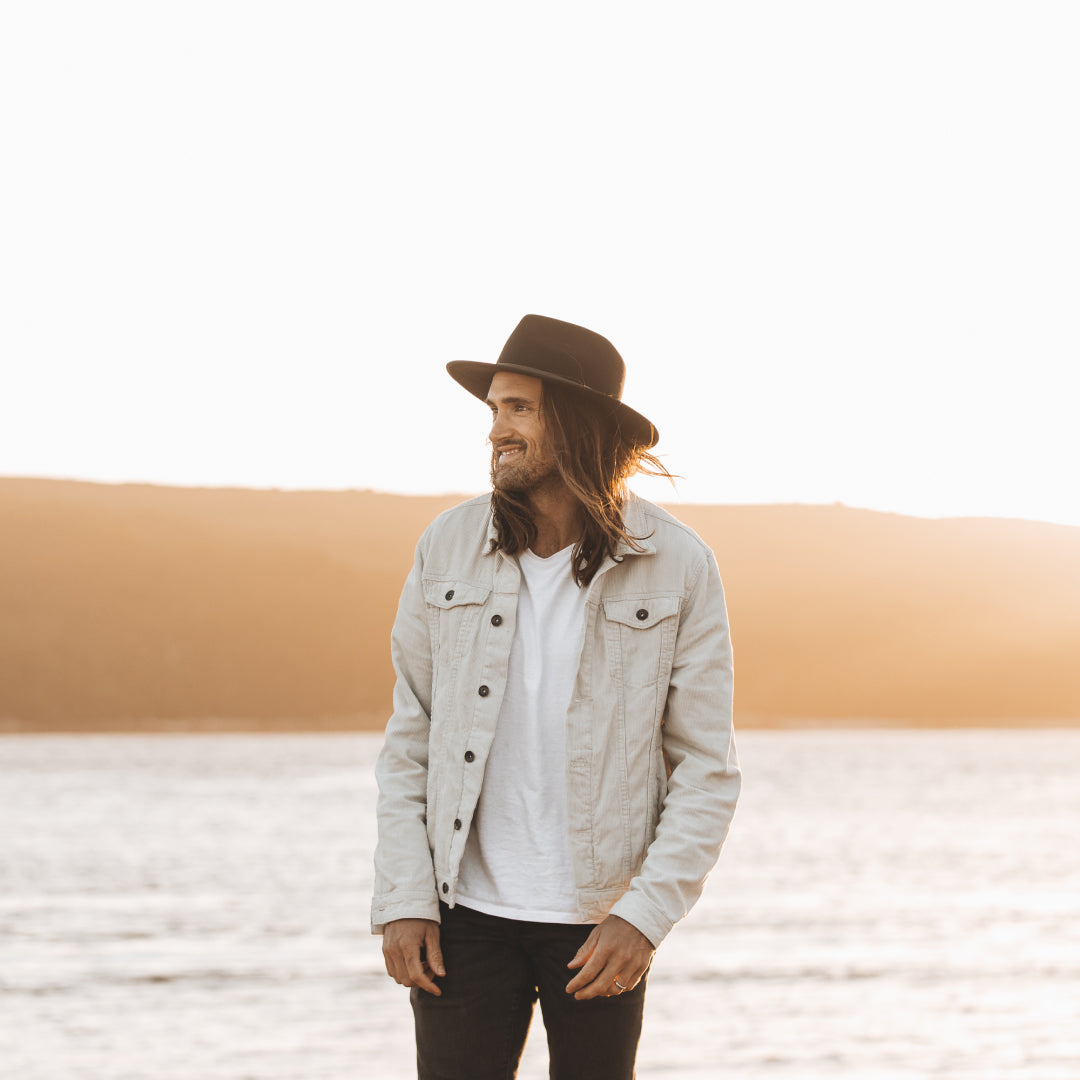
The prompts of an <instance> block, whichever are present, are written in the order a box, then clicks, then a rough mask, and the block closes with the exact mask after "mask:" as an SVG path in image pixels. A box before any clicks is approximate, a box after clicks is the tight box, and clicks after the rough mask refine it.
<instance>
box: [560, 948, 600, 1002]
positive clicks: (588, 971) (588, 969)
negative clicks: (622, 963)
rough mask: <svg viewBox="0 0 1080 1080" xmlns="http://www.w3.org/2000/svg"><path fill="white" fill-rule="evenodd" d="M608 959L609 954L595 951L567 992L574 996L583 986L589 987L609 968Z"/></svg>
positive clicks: (569, 984)
mask: <svg viewBox="0 0 1080 1080" xmlns="http://www.w3.org/2000/svg"><path fill="white" fill-rule="evenodd" d="M608 959H609V954H608V953H607V952H604V953H603V954H601V952H600V950H599V949H596V950H594V951H593V954H592V955H591V956H590V957H589V959H588V960H586V961H585V966H584V967H582V969H581V970H580V971H579V972H578V973H577V974H576V975H575V976H574V977H573V978H572V979H571V980H570V982H569V983H567V985H566V992H567V993H568V994H573V993H575V992H576V991H578V990H580V989H581V988H582V987H583V986H588V985H589V983H591V982H592V981H593V979H595V978H596V977H597V976H598V975H599V974H600V973H601V972H602V971H603V970H604V968H605V967H606V966H607V961H608Z"/></svg>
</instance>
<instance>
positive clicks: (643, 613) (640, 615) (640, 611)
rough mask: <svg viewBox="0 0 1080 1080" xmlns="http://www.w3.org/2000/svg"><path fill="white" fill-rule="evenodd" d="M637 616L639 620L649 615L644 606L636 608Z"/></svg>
mask: <svg viewBox="0 0 1080 1080" xmlns="http://www.w3.org/2000/svg"><path fill="white" fill-rule="evenodd" d="M637 617H638V618H639V619H641V620H643V621H644V620H645V619H647V618H648V617H649V613H648V612H647V611H646V610H645V609H644V608H638V609H637Z"/></svg>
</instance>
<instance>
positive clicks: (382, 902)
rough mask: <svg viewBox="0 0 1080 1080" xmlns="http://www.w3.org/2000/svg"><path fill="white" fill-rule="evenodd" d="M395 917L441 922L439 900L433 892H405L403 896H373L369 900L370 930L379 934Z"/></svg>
mask: <svg viewBox="0 0 1080 1080" xmlns="http://www.w3.org/2000/svg"><path fill="white" fill-rule="evenodd" d="M395 919H430V920H431V921H432V922H442V919H441V918H440V916H439V900H438V897H436V896H435V894H434V893H406V894H405V895H404V896H402V895H397V894H395V896H394V897H393V899H391V898H390V897H378V896H377V897H375V899H374V900H372V902H371V932H372V933H373V934H381V933H382V932H383V930H384V929H385V928H386V924H387V923H390V922H394V920H395Z"/></svg>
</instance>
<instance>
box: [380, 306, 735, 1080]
mask: <svg viewBox="0 0 1080 1080" xmlns="http://www.w3.org/2000/svg"><path fill="white" fill-rule="evenodd" d="M447 369H448V371H449V372H450V374H451V376H453V378H454V379H455V380H457V382H459V383H460V384H461V385H462V386H464V387H465V389H467V390H469V391H470V392H471V393H472V394H474V395H475V396H477V397H479V398H480V399H482V400H484V401H486V403H487V405H488V407H489V408H490V409H491V414H492V427H491V433H490V441H491V447H492V461H491V478H492V489H493V490H492V494H491V496H490V498H488V497H486V496H484V497H481V498H478V499H473V500H471V501H469V502H466V503H464V504H462V505H460V506H457V507H455V508H453V509H452V510H449V511H447V512H446V513H444V514H442V515H440V516H439V517H438V518H437V519H436V520H435V521H434V523H433V524H432V525H431V526H430V527H429V528H428V529H427V531H426V532H425V533H424V535H423V537H422V538H421V540H420V542H419V544H418V546H417V549H416V558H415V562H414V565H413V569H412V572H411V574H410V575H409V578H408V580H407V582H406V584H405V588H404V591H403V592H402V596H401V602H400V605H399V607H398V614H397V618H396V620H395V623H394V630H393V634H392V639H391V652H392V656H393V662H394V666H395V670H396V674H397V683H396V687H395V690H394V712H393V716H392V717H391V719H390V722H389V724H388V726H387V730H386V742H385V745H384V747H383V750H382V753H381V754H380V756H379V760H378V764H377V767H376V772H377V775H378V780H379V803H378V817H379V843H378V847H377V849H376V852H375V867H376V882H375V895H374V900H373V904H372V930H373V932H375V933H382V934H383V955H384V959H385V961H386V969H387V972H388V973H389V974H390V975H391V976H392V977H393V978H394V979H396V980H397V982H399V983H401V984H402V985H404V986H408V987H411V991H410V998H411V1001H412V1006H413V1012H414V1018H415V1026H416V1041H417V1066H418V1074H419V1077H420V1078H421V1080H436V1078H438V1080H488V1078H491V1080H495V1078H496V1077H497V1078H500V1080H502V1078H504V1077H512V1076H514V1075H515V1074H516V1070H517V1063H518V1060H519V1058H520V1055H521V1051H522V1048H523V1046H524V1043H525V1037H526V1034H527V1031H528V1027H529V1022H530V1018H531V1015H532V1009H533V1004H534V1002H535V1001H536V1000H537V999H539V1001H540V1007H541V1011H542V1013H543V1018H544V1025H545V1027H546V1029H547V1035H548V1047H549V1052H550V1056H551V1076H552V1077H553V1078H555V1080H571V1078H577V1080H609V1078H610V1080H615V1078H618V1080H626V1078H630V1077H632V1076H633V1074H634V1059H635V1056H636V1052H637V1044H638V1039H639V1035H640V1030H641V1018H642V1007H643V1003H644V994H645V983H646V974H647V971H648V968H649V964H650V962H651V960H652V956H653V952H654V950H655V948H656V947H657V946H658V945H659V944H660V942H661V941H662V940H663V938H664V937H665V935H666V934H667V933H668V931H669V930H670V929H671V927H672V926H673V925H674V924H675V923H676V922H677V921H678V920H679V919H680V918H682V917H683V916H684V915H685V914H686V912H687V911H688V910H689V908H690V907H691V905H692V904H693V903H694V902H695V901H696V900H697V898H698V896H699V895H700V893H701V889H702V887H703V884H704V880H705V877H706V875H707V874H708V872H709V870H710V869H711V868H712V866H713V865H714V863H715V861H716V859H717V857H718V855H719V851H720V846H721V844H722V843H723V840H724V837H725V835H726V833H727V830H728V826H729V824H730V821H731V816H732V814H733V812H734V809H735V801H736V798H737V796H738V793H739V786H740V775H739V769H738V765H737V762H736V757H735V748H734V743H733V739H732V728H731V699H732V663H731V646H730V639H729V636H728V626H727V614H726V609H725V606H724V595H723V590H722V587H721V584H720V577H719V573H718V571H717V567H716V561H715V559H714V558H713V555H712V552H711V551H709V549H708V548H707V547H706V546H705V545H704V544H703V543H702V542H701V540H700V539H699V538H698V537H697V536H696V535H695V534H694V533H693V532H692V531H691V530H690V529H688V528H686V527H685V526H684V525H681V524H680V523H679V522H678V521H676V520H675V519H674V518H673V517H671V515H669V514H667V513H665V512H664V511H663V510H661V509H660V508H659V507H656V506H653V505H652V504H651V503H648V502H645V501H644V500H642V499H638V498H636V497H635V496H632V495H630V494H629V493H628V491H627V488H626V480H627V478H628V477H629V476H631V475H633V474H634V473H635V472H640V471H647V472H652V473H657V472H659V473H661V474H663V475H667V473H666V470H665V469H664V468H663V466H662V465H660V463H659V462H658V461H657V459H656V458H655V457H653V455H652V454H651V453H649V450H650V448H651V447H652V446H654V445H655V444H656V441H657V434H656V429H655V428H654V427H653V425H652V424H651V423H650V422H649V421H648V420H646V419H645V417H643V416H642V415H641V414H639V413H637V412H635V411H634V410H632V409H631V408H629V407H628V406H627V405H625V404H624V403H623V402H622V385H623V377H624V371H625V368H624V365H623V361H622V358H621V357H620V356H619V354H618V352H616V350H615V348H614V346H613V345H612V344H611V343H610V342H609V341H607V340H606V339H605V338H603V337H601V336H600V335H599V334H595V333H593V332H592V331H590V330H586V329H585V328H583V327H580V326H575V325H573V324H571V323H566V322H561V321H559V320H557V319H550V318H546V317H542V316H538V315H526V316H525V317H524V318H523V319H522V320H521V322H520V323H519V324H518V326H517V328H516V329H515V330H514V332H513V334H512V335H511V336H510V338H509V340H508V341H507V343H506V346H505V347H504V349H503V351H502V353H501V355H500V356H499V359H498V361H497V362H496V363H495V364H488V363H475V362H455V363H451V364H448V365H447Z"/></svg>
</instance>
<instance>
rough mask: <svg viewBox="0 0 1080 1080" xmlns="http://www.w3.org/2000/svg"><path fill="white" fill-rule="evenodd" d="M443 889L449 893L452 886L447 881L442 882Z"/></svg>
mask: <svg viewBox="0 0 1080 1080" xmlns="http://www.w3.org/2000/svg"><path fill="white" fill-rule="evenodd" d="M442 891H443V892H444V893H448V892H449V891H450V886H449V885H447V884H446V882H445V881H444V882H443V883H442Z"/></svg>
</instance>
